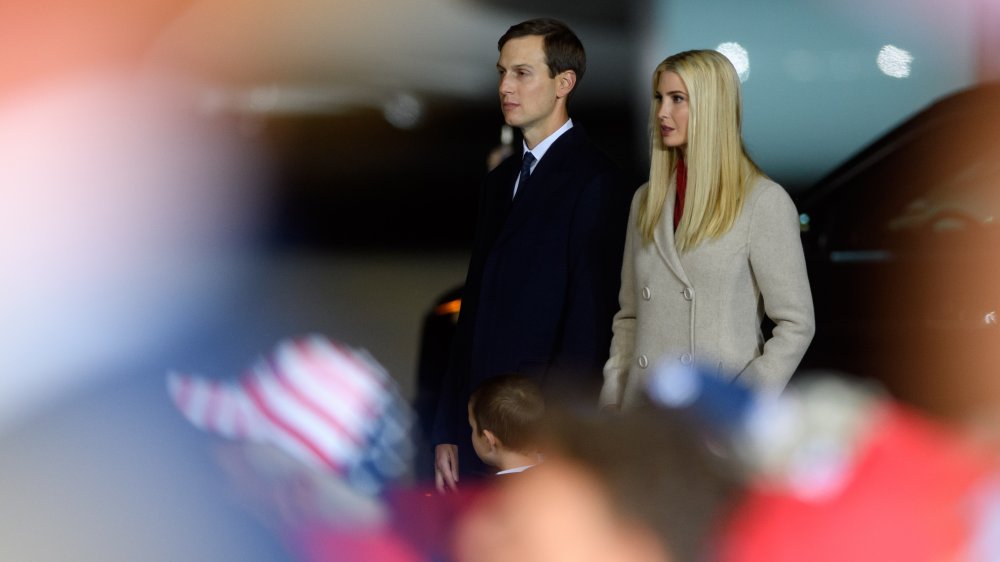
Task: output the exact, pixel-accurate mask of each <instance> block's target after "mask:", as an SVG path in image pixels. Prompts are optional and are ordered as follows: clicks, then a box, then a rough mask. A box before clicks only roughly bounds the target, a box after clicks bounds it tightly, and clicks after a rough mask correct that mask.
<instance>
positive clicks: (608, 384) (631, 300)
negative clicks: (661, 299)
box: [599, 187, 645, 407]
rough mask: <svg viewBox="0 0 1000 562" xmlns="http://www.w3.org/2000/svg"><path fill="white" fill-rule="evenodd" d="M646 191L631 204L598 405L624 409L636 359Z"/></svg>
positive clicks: (637, 194) (634, 198)
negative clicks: (638, 267)
mask: <svg viewBox="0 0 1000 562" xmlns="http://www.w3.org/2000/svg"><path fill="white" fill-rule="evenodd" d="M644 192H645V187H643V188H640V189H639V191H637V192H636V194H635V197H633V200H632V208H631V210H630V212H629V217H628V228H627V230H626V234H625V253H624V256H623V257H622V266H621V284H620V288H619V291H618V312H617V313H616V314H615V316H614V319H613V321H612V323H611V330H612V334H613V335H612V338H611V352H610V357H609V358H608V361H607V363H605V364H604V386H603V387H602V388H601V397H600V401H599V405H600V406H601V407H604V406H618V407H620V406H621V405H622V400H623V398H624V392H625V383H626V381H627V380H628V373H629V367H630V365H631V363H632V357H633V355H635V299H636V292H637V289H636V279H635V266H634V264H635V252H636V244H637V243H641V236H642V235H641V233H639V232H638V231H637V228H638V226H637V225H638V214H637V213H638V208H639V201H640V200H641V198H642V196H643V193H644Z"/></svg>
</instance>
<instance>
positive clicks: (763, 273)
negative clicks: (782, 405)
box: [740, 183, 816, 392]
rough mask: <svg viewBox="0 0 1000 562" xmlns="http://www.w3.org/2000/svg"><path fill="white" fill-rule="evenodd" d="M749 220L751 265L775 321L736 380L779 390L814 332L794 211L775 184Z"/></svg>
mask: <svg viewBox="0 0 1000 562" xmlns="http://www.w3.org/2000/svg"><path fill="white" fill-rule="evenodd" d="M751 212H752V213H753V216H752V218H751V224H750V233H749V236H750V240H749V244H750V267H751V269H752V271H753V276H754V279H755V280H756V282H757V286H758V287H759V288H760V293H761V297H762V298H763V300H764V312H765V313H766V314H767V316H768V317H769V318H770V319H771V320H772V321H773V322H774V323H775V328H774V332H773V334H772V336H771V338H770V339H768V340H767V341H766V342H765V343H764V349H763V353H762V354H761V355H760V356H759V357H757V358H756V359H754V360H753V361H752V362H751V363H750V364H749V365H747V367H746V368H745V369H744V370H743V373H741V375H740V379H741V380H742V381H744V382H746V383H748V384H750V385H751V386H753V387H755V388H760V389H765V390H772V391H777V392H780V391H781V390H782V389H783V388H784V386H785V384H787V383H788V380H789V379H790V378H791V376H792V374H793V373H794V372H795V369H796V368H797V367H798V365H799V361H801V360H802V356H803V355H805V353H806V349H808V347H809V343H810V342H811V341H812V337H813V333H814V332H815V330H816V323H815V319H814V317H813V302H812V293H811V291H810V289H809V276H808V274H807V272H806V262H805V257H804V255H803V252H802V239H801V237H800V234H799V220H798V211H796V209H795V204H794V203H792V200H791V198H790V197H789V196H788V194H787V193H786V192H785V190H784V189H782V188H781V187H780V186H778V185H777V184H773V183H769V185H767V190H766V191H765V192H764V193H762V194H761V196H760V197H758V198H757V199H756V200H755V201H754V205H753V208H752V209H751Z"/></svg>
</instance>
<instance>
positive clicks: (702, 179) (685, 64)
mask: <svg viewBox="0 0 1000 562" xmlns="http://www.w3.org/2000/svg"><path fill="white" fill-rule="evenodd" d="M664 72H674V73H676V74H677V75H678V76H680V77H681V80H683V81H684V85H685V87H686V88H687V91H688V123H687V145H686V148H685V150H684V153H683V157H684V162H685V164H686V165H687V169H688V173H687V191H686V194H685V198H684V210H683V214H682V216H681V220H680V223H679V224H678V225H677V230H676V232H675V236H674V238H675V241H676V247H677V251H678V252H685V251H687V250H690V249H692V248H694V247H695V246H697V245H698V244H700V243H701V242H702V241H704V240H705V239H706V238H715V237H718V236H721V235H723V234H725V233H726V232H728V231H729V229H730V228H732V227H733V224H734V223H735V222H736V219H737V218H738V217H739V215H740V211H741V210H742V209H743V201H744V199H746V192H747V189H748V186H749V185H750V183H751V182H752V181H753V180H755V179H756V178H757V177H760V176H763V175H764V174H763V172H761V171H760V168H758V167H757V165H756V164H755V163H754V162H753V160H751V159H750V156H749V155H748V154H747V151H746V148H745V147H744V145H743V137H742V135H741V132H740V129H741V121H742V115H741V112H742V109H741V100H740V80H739V77H738V76H737V74H736V69H735V68H733V65H732V63H731V62H729V59H727V58H726V57H725V55H723V54H722V53H719V52H717V51H711V50H699V51H685V52H683V53H677V54H676V55H673V56H671V57H668V58H667V59H666V60H664V61H663V62H661V63H660V64H659V65H658V66H657V67H656V70H655V71H654V72H653V94H654V95H655V94H656V88H657V87H658V85H659V81H660V75H661V74H663V73H664ZM658 110H659V107H658V104H657V103H655V102H654V103H653V107H652V110H651V112H650V120H649V122H650V138H651V146H652V155H651V159H650V167H649V187H648V188H647V190H646V194H645V197H644V198H643V200H642V202H641V206H640V208H639V228H640V230H641V231H642V234H643V238H645V240H646V241H647V242H649V241H652V240H653V233H654V232H655V230H656V225H657V223H658V222H659V221H660V218H661V215H662V214H663V205H664V202H665V201H666V198H667V186H668V184H669V182H670V179H671V176H672V175H674V173H675V171H676V168H677V161H678V159H679V158H680V157H681V156H682V153H681V149H680V148H670V147H667V146H665V145H664V144H663V139H662V138H661V137H660V134H659V125H658V123H657V118H656V114H657V111H658ZM667 220H672V218H671V217H667Z"/></svg>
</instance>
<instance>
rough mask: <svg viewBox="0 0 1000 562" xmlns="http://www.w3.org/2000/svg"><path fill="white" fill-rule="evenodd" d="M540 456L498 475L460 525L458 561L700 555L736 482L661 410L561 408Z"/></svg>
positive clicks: (686, 559)
mask: <svg viewBox="0 0 1000 562" xmlns="http://www.w3.org/2000/svg"><path fill="white" fill-rule="evenodd" d="M550 429H551V440H550V442H549V443H548V445H547V449H546V458H545V462H544V463H542V464H540V465H538V466H536V467H535V468H532V469H531V470H528V471H526V472H524V473H523V475H521V476H520V477H518V478H516V479H512V480H505V481H502V482H501V484H500V486H499V488H498V489H497V492H496V495H495V496H494V497H492V498H490V499H488V500H486V501H484V503H483V504H482V505H481V506H480V507H479V508H478V510H477V511H475V512H474V513H473V514H471V515H470V516H469V517H468V518H467V519H466V520H465V521H464V522H463V524H462V526H461V528H460V530H459V539H458V542H457V558H458V559H459V560H460V561H461V562H487V561H489V562H505V561H519V562H534V561H538V562H543V561H544V562H559V561H567V562H569V561H572V562H587V561H594V562H597V561H607V560H616V561H621V562H668V561H669V562H698V561H702V560H706V559H708V558H707V556H708V555H709V554H710V553H711V552H712V550H713V543H714V539H715V535H716V531H717V530H718V527H719V525H720V523H721V521H722V520H723V518H724V517H725V515H726V514H727V512H728V510H729V508H730V506H731V505H732V503H733V502H734V501H735V499H736V495H737V493H738V489H739V487H738V485H737V484H736V480H735V474H734V472H733V471H732V468H731V467H730V466H729V463H728V462H727V461H724V460H723V459H722V458H720V457H718V456H716V455H715V454H714V453H712V452H710V451H709V449H708V448H707V447H706V446H705V443H704V442H703V441H702V440H701V437H700V435H699V433H698V432H696V431H695V430H694V429H693V428H692V426H691V425H690V424H689V423H688V421H687V420H686V419H684V418H682V417H681V416H680V415H679V414H678V413H676V412H672V411H667V410H656V409H654V408H650V409H636V410H635V411H630V412H627V413H625V414H622V415H615V416H611V415H596V414H569V413H567V414H564V415H561V416H558V417H557V418H555V419H554V420H553V424H552V425H551V426H550Z"/></svg>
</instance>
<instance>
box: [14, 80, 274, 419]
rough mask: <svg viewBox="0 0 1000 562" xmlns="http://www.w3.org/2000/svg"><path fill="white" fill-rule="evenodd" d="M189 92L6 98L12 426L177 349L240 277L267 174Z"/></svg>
mask: <svg viewBox="0 0 1000 562" xmlns="http://www.w3.org/2000/svg"><path fill="white" fill-rule="evenodd" d="M188 99H189V96H187V88H185V87H183V85H182V84H180V83H178V82H175V81H173V80H168V79H165V78H162V77H153V76H146V77H142V78H138V77H136V76H126V75H125V74H124V73H119V72H114V71H106V72H105V71H101V72H88V73H86V74H79V75H65V76H61V77H60V78H58V79H57V80H56V79H53V80H49V81H45V82H39V83H36V84H35V85H33V86H32V87H30V88H22V89H20V90H17V91H16V92H13V93H10V94H8V95H7V96H5V97H3V98H0V201H2V202H3V203H2V205H0V317H2V319H3V321H2V323H0V342H2V343H0V432H3V431H4V429H5V427H7V426H9V424H11V423H13V422H15V421H17V420H18V419H20V418H22V417H23V416H24V415H26V414H27V413H29V412H31V411H33V410H35V409H36V408H39V407H40V406H41V405H43V404H45V403H46V402H48V401H51V400H53V399H55V398H57V397H59V396H61V395H62V394H64V393H67V392H69V391H71V390H72V389H75V388H77V387H79V386H80V385H82V384H84V383H90V382H93V381H91V380H84V379H83V376H84V374H85V373H90V374H92V373H93V372H94V371H95V370H97V371H100V369H101V366H104V365H116V364H120V362H123V361H126V360H127V359H128V358H130V357H139V356H142V355H143V354H146V353H149V352H152V351H153V350H155V349H157V346H159V345H162V344H164V343H166V342H169V341H170V340H171V337H172V336H175V335H176V333H177V331H178V330H182V329H183V328H184V324H185V322H187V321H190V317H191V316H192V313H193V311H196V310H197V311H199V313H200V315H201V316H202V317H204V315H205V314H210V313H211V310H212V309H211V307H212V306H213V304H212V303H213V299H212V295H213V294H216V293H217V292H218V291H219V290H220V289H221V288H222V287H223V286H224V285H225V284H226V283H227V282H228V280H229V279H231V278H232V274H233V273H234V271H235V270H234V269H233V268H234V267H236V264H237V263H238V262H239V261H240V255H241V248H242V247H243V244H244V242H245V241H246V239H247V235H248V234H249V232H250V231H251V228H250V226H251V225H252V224H253V223H254V206H255V203H254V200H255V193H256V189H255V183H256V182H257V180H259V179H260V174H259V172H256V171H254V168H257V167H256V166H254V162H255V160H254V159H253V158H252V155H251V154H250V153H248V152H244V149H243V147H242V146H241V144H240V141H238V140H237V139H236V138H235V137H233V136H231V135H229V134H228V133H226V132H225V129H224V128H222V127H220V126H219V123H213V122H212V121H211V120H209V119H207V118H204V116H200V115H198V114H197V113H196V112H192V111H189V104H188V103H187V100H188Z"/></svg>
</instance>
